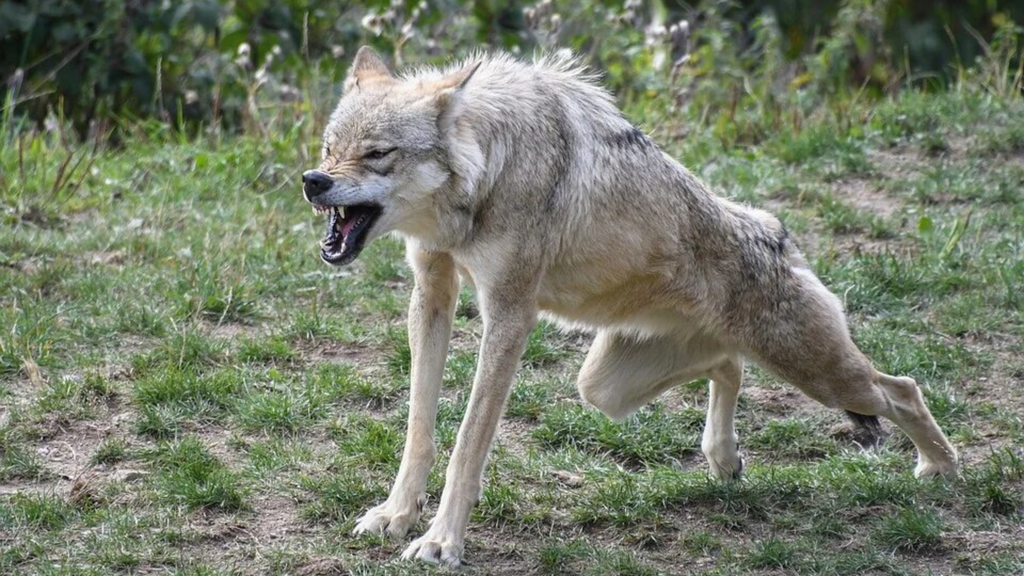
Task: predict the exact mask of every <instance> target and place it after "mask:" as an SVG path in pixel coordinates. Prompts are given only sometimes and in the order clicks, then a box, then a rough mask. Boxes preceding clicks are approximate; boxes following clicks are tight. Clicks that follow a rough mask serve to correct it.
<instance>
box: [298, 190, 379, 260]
mask: <svg viewBox="0 0 1024 576" xmlns="http://www.w3.org/2000/svg"><path fill="white" fill-rule="evenodd" d="M313 211H314V212H327V231H326V232H325V233H324V239H323V240H321V241H320V259H321V260H323V261H324V262H327V263H328V264H331V265H332V266H344V265H345V264H348V263H349V262H351V261H353V260H355V259H356V256H359V253H360V252H361V251H362V250H363V245H364V244H365V242H366V235H367V233H369V231H370V228H372V227H373V224H374V222H376V221H377V218H379V217H380V214H381V212H382V208H381V207H380V206H378V205H376V204H360V205H357V206H332V207H323V206H314V207H313Z"/></svg>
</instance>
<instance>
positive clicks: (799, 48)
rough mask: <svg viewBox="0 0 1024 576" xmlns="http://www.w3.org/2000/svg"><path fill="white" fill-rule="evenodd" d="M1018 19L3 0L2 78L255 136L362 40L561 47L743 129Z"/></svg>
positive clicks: (24, 97)
mask: <svg viewBox="0 0 1024 576" xmlns="http://www.w3.org/2000/svg"><path fill="white" fill-rule="evenodd" d="M1022 20H1024V3H1022V2H1017V1H1007V0H821V1H812V0H738V1H729V0H705V1H702V2H697V3H695V4H694V5H689V4H685V3H677V2H664V1H661V0H658V1H655V0H646V1H643V0H640V1H637V0H628V1H626V2H624V3H623V2H610V1H602V0H556V1H551V0H543V1H541V2H540V3H538V4H534V5H527V4H524V3H520V2H516V1H510V2H505V1H500V0H485V1H482V2H472V3H470V2H464V1H461V0H442V1H438V2H429V3H428V2H418V1H401V0H396V1H386V0H378V1H370V2H361V3H350V2H343V1H338V0H330V1H328V0H283V1H271V0H186V1H177V2H171V1H167V0H80V1H70V0H29V1H27V2H26V1H24V0H0V79H2V80H3V81H5V82H6V85H7V90H6V92H7V101H6V103H5V108H10V107H11V105H12V104H13V105H14V106H15V107H16V110H17V113H18V117H19V118H21V119H23V120H24V121H26V122H29V123H32V124H35V125H40V124H42V123H43V122H45V119H46V118H47V117H56V118H58V119H62V120H65V121H70V122H71V123H73V125H74V126H75V128H76V129H77V131H78V132H79V133H80V134H83V135H84V134H86V133H88V132H90V131H91V132H94V133H96V134H104V133H108V132H110V131H116V129H118V128H123V125H124V124H125V120H126V119H127V120H133V119H136V118H148V117H155V118H157V119H159V120H162V121H164V122H173V123H175V124H176V125H178V126H179V127H189V128H192V129H196V128H199V127H206V128H211V127H212V128H214V129H216V130H220V129H222V128H227V129H232V130H234V129H248V128H256V129H260V130H265V129H266V125H265V124H266V123H265V121H264V120H263V119H262V116H263V112H262V111H263V110H266V109H268V108H271V107H276V106H279V105H281V104H282V103H288V102H295V101H299V100H303V99H317V98H321V97H323V100H324V101H326V100H329V98H327V96H330V95H331V94H332V92H333V90H334V87H335V86H336V84H337V82H338V81H339V80H340V78H341V76H342V75H343V73H344V70H345V65H346V63H347V61H348V58H349V57H350V56H351V54H353V53H354V51H355V48H356V47H357V46H358V45H360V44H363V43H370V44H374V45H376V46H377V47H378V48H380V49H382V50H384V51H386V52H387V53H389V54H390V55H391V56H392V58H393V59H394V60H395V62H396V63H399V64H404V63H409V62H413V63H415V62H424V61H428V62H432V61H439V60H443V59H444V58H445V57H447V56H450V55H451V54H458V53H464V52H467V51H469V50H471V49H474V48H478V47H485V48H495V47H500V48H504V49H509V50H513V51H520V52H530V51H533V50H535V49H538V48H540V49H548V50H552V49H559V48H562V47H567V48H571V49H573V50H575V51H577V52H580V53H582V54H583V55H584V57H585V58H586V59H587V60H588V61H589V62H590V63H591V64H593V65H595V66H596V67H598V68H599V69H600V70H601V71H602V72H604V73H605V75H606V76H605V78H606V82H607V83H608V84H610V85H611V87H612V88H613V89H615V90H616V91H617V93H619V94H620V96H621V97H622V98H623V99H624V100H625V101H626V102H627V103H628V101H629V100H630V98H632V97H633V96H636V95H640V96H647V95H650V94H652V93H659V94H663V93H665V90H666V89H670V90H671V93H672V94H674V95H675V97H676V99H677V100H678V101H679V102H680V103H682V104H693V105H696V106H703V107H706V108H707V110H708V111H709V112H710V111H720V110H723V109H726V110H727V111H728V115H729V117H730V118H729V120H730V122H729V123H730V124H731V125H737V118H736V109H737V108H749V107H750V106H753V107H754V108H756V109H757V113H758V115H759V116H763V115H764V114H765V113H769V114H770V113H771V110H772V109H773V108H778V105H779V102H778V99H779V97H780V95H785V94H787V93H788V94H790V96H789V97H790V98H802V99H804V100H806V101H808V102H810V103H814V102H820V101H821V99H822V98H829V97H833V96H835V95H837V94H839V95H842V94H848V93H849V92H850V91H851V90H852V91H856V90H861V89H866V90H868V91H869V92H870V93H873V94H881V93H884V92H888V91H892V90H895V89H897V88H898V87H899V86H900V85H905V84H906V83H907V82H908V81H911V82H915V83H918V84H921V83H936V84H943V83H945V82H946V81H948V80H949V79H950V78H955V77H956V75H957V74H958V70H961V69H963V68H964V67H968V66H969V65H971V64H972V63H973V62H974V60H975V59H976V58H977V57H978V56H982V55H986V52H987V51H988V50H989V48H990V46H991V44H992V42H993V39H994V38H997V37H998V36H999V34H1000V33H1001V34H1003V36H1004V38H1002V40H1001V42H1003V44H1004V45H1005V44H1007V43H1012V44H1013V51H1012V53H1013V55H1014V56H1013V58H1016V54H1017V51H1016V45H1017V41H1018V39H1019V36H1020V32H1021V30H1020V27H1019V26H1018V25H1017V24H1016V23H1018V22H1021V21H1022ZM1002 47H1003V48H1005V46H1002ZM1016 62H1018V60H1013V61H1011V62H1009V65H1010V67H1011V68H1012V66H1013V65H1014V64H1015V63H1016ZM751 76H754V77H756V78H759V79H760V80H761V81H760V82H757V83H754V84H750V83H749V82H746V80H748V79H749V78H750V77H751ZM745 82H746V83H747V84H748V86H746V87H743V88H742V89H739V88H737V86H742V85H743V84H744V83H745ZM751 93H753V94H751ZM751 96H753V99H751ZM320 108H322V107H320ZM307 109H308V108H307ZM730 109H731V110H730ZM320 112H321V113H322V110H320ZM712 115H713V114H709V115H707V116H708V117H709V118H710V117H711V116H712ZM6 116H11V113H10V110H7V111H6ZM738 125H739V126H740V127H741V128H740V129H739V131H740V132H743V129H742V122H739V123H738ZM733 130H735V128H733ZM754 137H756V134H754Z"/></svg>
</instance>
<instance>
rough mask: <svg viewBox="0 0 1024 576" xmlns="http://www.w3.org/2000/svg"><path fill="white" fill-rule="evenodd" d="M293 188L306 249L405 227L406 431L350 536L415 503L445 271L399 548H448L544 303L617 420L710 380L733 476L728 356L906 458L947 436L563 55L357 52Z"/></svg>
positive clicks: (748, 216) (773, 235) (587, 396)
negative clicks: (440, 416) (442, 427)
mask: <svg viewBox="0 0 1024 576" xmlns="http://www.w3.org/2000/svg"><path fill="white" fill-rule="evenodd" d="M342 91H343V93H342V97H341V100H340V102H339V104H338V106H337V108H336V109H335V110H334V112H333V114H332V115H331V117H330V120H329V122H328V125H327V127H326V130H325V131H324V136H323V154H322V162H321V163H320V165H319V166H318V167H317V168H316V169H313V170H309V171H307V172H305V173H304V174H303V176H302V181H303V194H304V196H305V199H306V200H307V201H308V202H310V203H311V204H312V205H313V207H314V209H315V211H318V212H323V213H325V214H327V230H326V234H325V237H324V239H323V240H322V241H321V242H320V258H321V259H322V260H323V261H324V262H326V263H328V264H332V265H344V264H348V263H350V262H352V261H353V260H354V259H356V258H357V257H358V255H359V253H360V251H361V250H362V249H363V247H364V246H366V245H367V244H368V243H370V242H372V241H373V240H374V239H376V238H379V237H381V236H383V235H385V234H397V235H398V236H400V237H401V238H404V240H405V243H406V254H407V259H408V262H409V265H410V267H411V269H412V273H413V277H414V286H413V288H412V295H411V298H410V303H409V314H408V323H409V343H410V347H411V350H412V366H411V378H410V380H411V384H410V392H409V394H410V403H409V419H408V432H407V436H406V441H405V447H404V451H403V454H402V462H401V465H400V467H399V470H398V475H397V477H396V479H395V482H394V485H393V487H392V488H391V491H390V494H389V496H388V498H387V500H385V501H384V502H383V503H381V504H380V505H378V506H375V507H373V508H371V509H370V510H368V511H367V512H366V513H365V514H364V515H363V516H362V517H361V518H359V520H358V521H357V525H356V527H355V532H356V533H357V534H358V533H364V532H366V533H385V534H388V535H390V536H392V537H396V538H403V537H404V536H405V535H406V533H407V532H408V531H409V529H410V528H412V527H413V525H414V524H416V522H417V521H418V519H419V517H420V514H421V512H422V510H423V507H424V504H425V501H426V485H427V476H428V473H429V471H430V469H431V466H432V465H433V462H434V457H435V452H436V448H435V443H434V427H435V417H436V416H437V405H438V394H439V389H440V386H441V381H442V376H443V370H444V365H445V358H446V355H447V350H448V345H449V338H450V335H451V331H452V319H453V315H454V311H455V306H456V300H457V297H458V292H459V287H460V279H461V280H462V281H465V282H467V283H469V284H470V285H471V286H473V288H474V289H475V291H476V294H477V298H478V302H479V308H480V312H481V316H482V319H483V335H482V340H481V344H480V352H479V360H478V365H477V370H476V375H475V378H474V381H473V387H472V392H471V393H470V397H469V402H468V405H467V407H466V413H465V417H464V419H463V421H462V425H461V427H460V429H459V432H458V437H457V441H456V443H455V449H454V452H453V454H452V457H451V460H450V463H449V465H448V469H447V473H446V476H445V486H444V490H443V493H442V495H441V499H440V502H439V504H438V508H437V512H436V515H435V516H434V518H433V520H432V522H430V525H429V527H428V528H427V530H426V532H425V533H424V534H423V535H422V536H420V537H419V538H417V539H415V540H414V541H413V542H412V543H411V544H410V545H409V546H408V548H406V550H405V551H404V553H403V557H404V558H416V559H421V560H426V561H429V562H441V563H445V564H449V565H458V564H459V562H460V559H461V556H462V554H463V551H464V539H465V532H466V526H467V523H468V520H469V516H470V512H471V509H472V507H473V506H474V505H475V503H476V501H477V500H478V498H479V495H480V492H481V488H482V480H481V476H482V473H483V470H484V465H485V461H486V458H487V454H488V451H489V449H490V446H491V443H492V441H493V439H494V436H495V433H496V430H497V427H498V423H499V420H500V419H501V415H502V411H503V409H504V405H505V403H506V400H507V398H508V395H509V389H510V387H511V384H512V381H513V378H514V375H515V372H516V369H517V367H518V364H519V360H520V355H521V354H522V352H523V350H524V348H525V343H526V341H527V335H528V334H529V333H530V331H531V329H532V328H533V327H534V325H535V323H536V322H537V321H538V318H541V317H544V318H548V319H551V320H553V321H554V322H557V323H559V324H560V325H562V326H567V327H572V328H585V329H589V330H592V331H594V332H595V333H596V335H595V337H594V340H593V344H592V345H591V347H590V350H589V352H588V353H587V356H586V359H585V360H584V362H583V365H582V368H581V370H580V373H579V377H578V381H577V384H578V389H579V392H580V395H581V397H582V398H583V400H585V401H586V402H587V403H589V404H591V405H593V406H594V407H595V408H597V409H598V410H600V411H601V412H603V413H605V414H606V415H608V416H609V417H610V418H612V419H614V420H623V419H625V418H627V417H629V416H630V415H631V414H633V413H634V412H635V411H636V410H638V409H639V408H640V407H642V406H643V405H644V404H646V403H648V402H650V401H651V400H652V399H654V398H655V397H657V396H658V395H660V394H662V393H663V392H665V391H666V390H668V389H670V388H672V387H673V386H676V385H678V384H681V383H684V382H687V381H691V380H694V379H698V378H708V379H709V380H710V383H709V386H710V390H709V396H708V408H707V420H706V424H705V428H704V433H703V438H702V441H701V449H702V451H703V453H704V454H705V455H706V457H707V461H708V465H709V467H710V472H711V474H713V475H714V476H715V477H717V478H720V479H722V480H726V481H728V480H733V479H736V478H738V477H739V476H740V474H741V471H742V469H743V459H742V458H741V456H740V453H739V450H738V445H737V436H736V431H735V427H734V424H733V419H734V414H735V411H736V402H737V395H738V394H739V391H740V382H741V380H742V377H743V363H744V360H745V359H746V360H751V361H753V362H755V363H757V364H759V365H760V366H762V367H763V368H764V369H766V370H768V371H770V372H772V373H774V374H776V375H778V376H780V377H781V378H783V379H784V380H786V381H788V382H790V383H792V384H793V385H795V386H796V387H797V388H799V389H800V390H801V391H803V392H804V393H805V394H806V395H807V396H809V397H811V398H813V399H814V400H817V401H818V402H820V403H822V404H824V405H825V406H828V407H832V408H838V409H842V410H845V411H847V412H848V413H849V414H850V415H851V416H852V417H853V418H854V419H855V421H857V422H860V423H862V424H863V425H866V426H869V427H876V426H877V423H878V416H882V417H885V418H886V419H888V420H890V421H892V422H893V423H895V424H896V425H897V426H898V427H899V428H901V429H902V430H903V431H904V432H906V434H907V435H908V436H909V437H910V439H911V440H912V441H913V443H914V445H915V446H916V448H917V453H918V460H917V467H916V470H915V472H916V474H917V476H933V475H953V474H955V473H956V469H957V454H956V451H955V450H954V448H953V446H952V445H950V443H949V441H948V440H947V439H946V437H945V436H944V435H943V433H942V431H941V430H940V429H939V426H938V425H937V424H936V422H935V419H934V418H933V417H932V415H931V413H930V412H929V411H928V408H927V407H926V406H925V403H924V401H923V399H922V395H921V392H920V390H919V388H918V386H917V384H916V383H915V382H914V380H912V379H911V378H907V377H898V376H890V375H887V374H883V373H881V372H879V371H878V370H876V369H875V368H873V367H872V364H871V363H870V362H869V360H868V359H867V358H866V357H865V355H864V354H863V353H861V351H860V350H859V349H858V348H857V346H856V345H855V344H854V342H853V341H852V339H851V337H850V333H849V330H848V329H847V325H846V320H845V317H844V313H843V310H842V307H841V304H840V301H839V299H838V298H836V297H835V296H834V295H833V294H832V293H831V292H829V290H828V289H827V288H826V287H825V286H824V285H823V284H822V283H821V281H820V280H819V279H818V278H817V277H816V276H815V275H814V273H813V272H812V271H811V269H810V267H809V266H808V264H807V261H806V260H805V259H804V257H803V256H802V255H801V252H800V251H799V249H798V248H797V246H796V244H795V243H794V241H793V239H792V238H791V237H790V236H789V234H788V233H787V231H786V228H785V227H784V226H783V225H782V224H781V223H780V222H779V220H778V219H776V218H775V217H773V216H772V215H770V214H768V213H767V212H764V211H761V210H757V209H753V208H749V207H746V206H742V205H739V204H736V203H733V202H730V201H728V200H726V199H723V198H719V197H717V196H715V195H713V194H712V193H711V192H710V191H709V190H708V188H707V187H706V186H705V185H704V184H703V183H702V182H701V181H700V180H699V179H698V178H697V177H695V176H694V175H693V174H692V173H690V172H689V171H688V170H687V169H686V168H684V167H683V166H682V165H680V164H679V163H678V162H676V161H675V160H674V159H673V158H671V157H670V156H669V155H667V154H666V153H664V152H662V151H661V149H660V148H659V147H658V145H657V144H656V143H655V142H653V141H652V140H651V139H650V138H649V137H648V136H647V135H645V134H644V133H643V132H642V131H641V130H639V129H638V128H637V127H636V126H634V125H632V124H631V123H630V122H629V121H628V120H627V119H626V118H625V117H624V116H623V114H622V113H621V112H620V111H619V109H618V108H617V107H616V105H615V103H614V101H613V99H612V97H611V95H610V94H609V93H608V92H607V91H605V90H604V89H602V88H601V87H600V86H599V84H598V82H597V79H596V78H595V77H593V76H592V75H590V74H589V73H588V72H587V71H586V70H585V69H584V68H582V67H581V66H579V65H578V64H577V63H576V62H575V61H573V60H572V59H564V58H557V57H551V56H542V57H539V58H537V59H535V61H534V62H532V63H526V62H522V61H518V60H516V59H515V58H513V57H511V56H508V55H502V54H490V55H488V54H478V55H476V56H474V57H471V58H470V59H468V60H466V61H463V62H459V63H455V64H452V65H450V66H449V67H447V68H444V69H437V68H422V69H416V70H412V71H409V72H406V73H404V74H402V75H396V74H395V73H393V72H392V71H391V70H390V69H389V67H388V66H387V65H386V63H385V62H384V61H383V60H382V58H381V57H380V56H379V55H378V54H376V53H375V52H374V51H373V50H371V49H369V48H367V47H364V48H362V49H360V50H359V51H358V53H357V54H356V56H355V58H354V61H353V62H352V64H351V66H350V68H349V70H348V72H347V77H346V79H345V81H344V84H343V90H342Z"/></svg>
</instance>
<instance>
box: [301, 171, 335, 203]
mask: <svg viewBox="0 0 1024 576" xmlns="http://www.w3.org/2000/svg"><path fill="white" fill-rule="evenodd" d="M333 185H334V180H331V177H330V176H328V175H327V174H324V173H323V172H321V171H319V170H306V171H305V172H303V174H302V193H303V194H304V195H305V196H306V200H310V201H312V200H313V198H316V197H317V196H319V195H321V194H323V193H324V192H327V191H328V190H330V189H331V186H333Z"/></svg>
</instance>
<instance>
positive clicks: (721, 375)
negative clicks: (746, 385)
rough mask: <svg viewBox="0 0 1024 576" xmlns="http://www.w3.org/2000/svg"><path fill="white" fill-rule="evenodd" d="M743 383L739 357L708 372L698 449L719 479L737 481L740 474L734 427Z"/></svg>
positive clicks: (741, 365)
mask: <svg viewBox="0 0 1024 576" xmlns="http://www.w3.org/2000/svg"><path fill="white" fill-rule="evenodd" d="M742 381H743V360H742V359H741V358H740V357H739V356H736V357H733V358H730V359H728V360H726V362H725V363H724V364H722V365H721V366H719V367H717V368H713V369H712V370H711V386H710V390H709V393H708V414H707V421H706V423H705V424H704V438H703V439H702V440H701V444H700V447H701V450H702V451H703V452H704V456H706V457H707V459H708V466H710V468H711V473H712V474H713V475H715V476H716V477H718V478H719V479H720V480H735V479H738V478H739V477H740V474H741V473H742V472H743V458H741V457H740V453H739V446H738V438H737V437H736V427H735V424H734V422H735V416H736V402H737V400H738V398H739V392H740V384H741V383H742Z"/></svg>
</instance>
